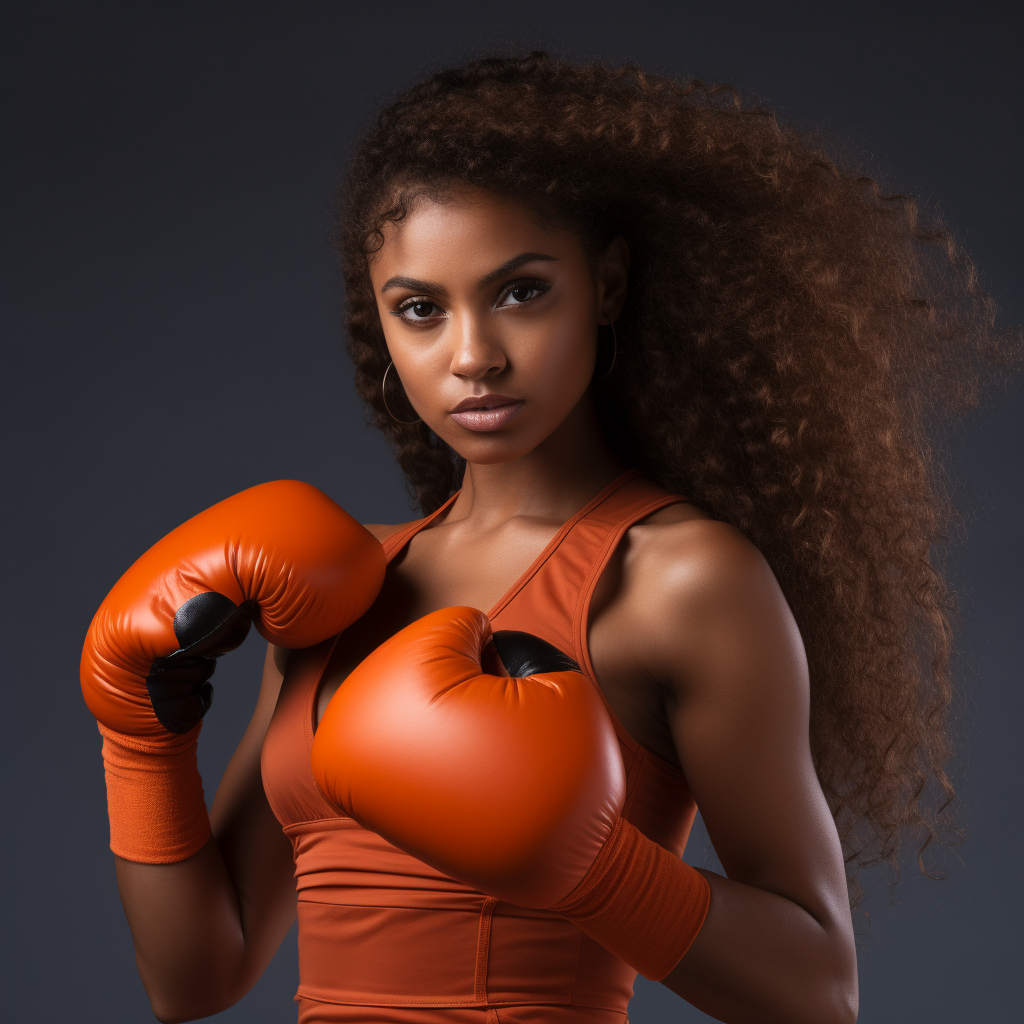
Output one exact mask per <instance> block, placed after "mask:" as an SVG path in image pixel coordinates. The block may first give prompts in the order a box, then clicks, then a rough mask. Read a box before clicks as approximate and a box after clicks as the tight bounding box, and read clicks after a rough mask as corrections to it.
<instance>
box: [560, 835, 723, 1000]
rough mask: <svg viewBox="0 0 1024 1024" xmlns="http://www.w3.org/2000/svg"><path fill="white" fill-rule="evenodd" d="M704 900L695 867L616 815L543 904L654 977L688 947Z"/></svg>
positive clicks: (706, 890) (705, 891) (703, 882)
mask: <svg viewBox="0 0 1024 1024" xmlns="http://www.w3.org/2000/svg"><path fill="white" fill-rule="evenodd" d="M710 904H711V887H710V886H709V885H708V882H707V879H706V878H705V877H704V876H703V875H702V874H701V873H700V872H699V871H697V870H696V869H695V868H692V867H690V865H689V864H687V863H685V862H684V861H682V860H680V859H679V858H678V857H676V856H674V855H673V854H671V853H669V851H668V850H666V849H665V848H664V847H663V846H659V845H658V844H657V843H655V842H653V841H652V840H650V839H648V838H647V836H645V835H644V834H643V833H642V832H640V831H639V829H637V828H636V827H635V826H633V825H631V824H630V823H629V822H628V821H626V820H625V819H624V818H619V819H618V821H617V822H616V823H615V827H614V829H613V830H612V833H611V835H610V836H609V837H608V841H607V842H606V843H605V844H604V846H603V847H602V848H601V852H600V853H599V854H598V856H597V860H595V861H594V864H593V866H592V867H591V868H590V870H589V871H588V872H587V873H586V875H584V877H583V881H581V882H580V884H579V885H578V886H577V887H576V888H575V889H574V890H573V891H572V892H571V893H569V895H568V896H566V897H565V899H563V900H560V901H559V902H558V903H556V904H555V905H554V906H552V907H550V908H549V909H550V910H553V911H554V912H555V913H556V914H561V915H562V917H565V918H567V919H568V920H570V921H572V922H573V924H575V925H576V926H577V927H578V928H581V929H582V930H583V931H585V932H586V933H587V934H588V935H589V936H591V937H592V938H594V939H596V940H597V941H598V942H600V943H601V945H602V946H604V947H605V949H607V950H609V951H610V952H612V953H614V954H615V955H616V956H617V957H618V958H619V959H620V960H623V961H624V962H625V963H627V964H629V966H630V967H632V968H633V969H634V970H636V971H638V972H639V973H640V974H642V975H643V976H644V977H645V978H648V979H650V980H651V981H660V980H661V979H662V978H664V977H666V976H667V975H668V974H669V973H671V971H672V969H673V968H674V967H675V966H676V964H678V963H679V961H680V960H681V959H682V958H683V954H684V953H685V952H686V951H687V950H688V949H689V948H690V944H691V943H692V942H693V940H694V939H695V938H696V937H697V933H698V932H699V931H700V929H701V926H702V925H703V924H704V918H705V917H706V916H707V912H708V907H709V906H710Z"/></svg>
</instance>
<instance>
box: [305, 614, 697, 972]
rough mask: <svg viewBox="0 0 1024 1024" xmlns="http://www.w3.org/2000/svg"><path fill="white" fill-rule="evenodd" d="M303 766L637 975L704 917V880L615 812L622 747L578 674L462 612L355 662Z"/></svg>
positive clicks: (654, 968)
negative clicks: (572, 929)
mask: <svg viewBox="0 0 1024 1024" xmlns="http://www.w3.org/2000/svg"><path fill="white" fill-rule="evenodd" d="M503 670H507V671H508V673H509V675H505V674H504V671H503ZM312 768H313V775H314V777H315V778H316V781H317V784H318V785H319V786H320V788H321V789H322V790H323V792H324V793H325V794H326V795H327V797H328V798H329V799H331V800H332V801H333V802H334V803H335V804H337V805H338V806H340V807H342V808H343V809H344V810H345V811H346V812H347V813H348V814H350V815H351V816H352V817H353V818H355V819H356V820H357V821H359V822H360V823H361V824H362V825H364V826H365V827H367V828H369V829H371V830H372V831H374V832H376V833H378V834H379V835H381V836H383V837H384V838H385V839H387V840H388V841H389V842H391V843H393V844H394V845H395V846H397V847H399V848H400V849H403V850H405V851H406V852H407V853H410V854H411V855H413V856H415V857H417V858H419V859H420V860H422V861H424V862H425V863H427V864H430V865H431V866H432V867H434V868H436V869H437V870H439V871H442V872H444V873H445V874H447V875H449V876H451V877H453V878H457V879H459V880H461V881H462V882H464V883H466V884H468V885H472V886H474V887H475V888H477V889H479V890H480V891H482V892H484V893H487V894H488V895H490V896H495V897H497V898H499V899H502V900H505V901H507V902H509V903H516V904H519V905H520V906H526V907H534V908H542V909H548V910H551V911H554V912H555V913H558V914H560V915H562V916H563V917H566V918H568V919H569V920H570V921H573V923H575V924H576V925H577V926H578V927H579V928H581V929H582V930H584V931H586V932H587V933H588V934H590V935H591V936H592V937H593V938H595V939H596V940H597V941H598V942H600V943H602V944H603V945H604V946H606V948H608V949H610V950H611V951H612V952H613V953H615V954H616V955H617V956H619V957H620V958H621V959H622V960H624V961H625V962H626V963H628V964H630V966H632V967H633V968H634V969H636V970H638V971H640V972H641V973H643V974H644V975H645V976H646V977H648V978H652V979H660V978H663V977H665V976H666V975H667V974H668V973H669V972H670V971H671V969H672V968H673V967H674V966H675V964H676V963H678V961H679V959H680V958H681V957H682V956H683V954H684V953H685V952H686V950H687V949H688V948H689V946H690V943H691V942H692V941H693V939H694V937H695V936H696V934H697V932H698V931H699V930H700V927H701V925H702V924H703V922H704V917H705V915H706V913H707V910H708V905H709V898H710V889H709V886H708V883H707V881H706V880H705V879H704V877H703V876H702V875H701V874H700V873H699V872H697V871H695V870H694V869H693V868H692V867H690V866H689V865H688V864H686V863H684V862H683V861H681V860H680V859H679V858H678V857H676V856H674V855H673V854H671V853H670V852H669V851H668V850H666V849H664V848H663V847H661V846H659V845H658V844H657V843H655V842H653V841H652V840H651V839H649V838H648V837H647V836H645V835H643V833H641V832H640V831H639V830H638V829H636V828H635V827H634V826H633V825H631V824H630V823H629V822H627V821H626V820H625V819H624V818H622V817H620V814H621V811H622V806H623V801H624V796H625V778H624V771H623V765H622V759H621V756H620V754H619V749H618V741H617V739H616V736H615V731H614V728H613V726H612V723H611V720H610V718H609V716H608V714H607V712H606V711H605V708H604V705H603V703H602V701H601V698H600V696H599V695H598V693H597V691H596V690H595V688H594V687H593V685H592V684H591V683H590V682H589V681H588V680H587V679H586V677H585V676H583V675H582V674H581V673H580V671H579V667H578V666H577V665H576V663H575V662H574V661H572V659H570V658H568V657H566V656H565V655H564V654H562V653H561V652H559V651H558V650H557V649H556V648H554V647H552V646H551V645H550V644H548V643H546V642H545V641H543V640H540V639H539V638H537V637H534V636H531V635H530V634H526V633H514V632H499V633H496V634H495V635H494V636H493V638H492V637H491V632H490V626H489V623H488V620H487V616H486V615H484V614H483V613H482V612H479V611H477V610H476V609H473V608H445V609H442V610H440V611H437V612H434V613H432V614H430V615H427V616H425V617H424V618H422V619H420V620H419V621H417V622H414V623H413V624H412V625H410V626H407V627H406V628H405V629H403V630H401V631H400V632H398V633H396V634H395V636H393V637H392V638H391V639H390V640H388V641H387V642H385V643H384V644H382V645H381V646H380V647H379V648H377V650H376V651H374V652H373V653H372V654H371V655H370V656H369V657H367V658H366V659H365V660H364V661H363V662H362V663H361V664H360V665H359V666H357V668H356V669H355V670H354V671H353V672H352V673H351V675H349V676H348V678H347V679H346V680H345V681H344V683H343V684H342V685H341V686H340V687H339V688H338V690H337V692H336V693H335V695H334V697H333V698H332V699H331V702H330V704H329V705H328V707H327V710H326V711H325V712H324V715H323V717H322V718H321V720H320V725H319V727H318V729H317V731H316V735H315V737H314V741H313V752H312Z"/></svg>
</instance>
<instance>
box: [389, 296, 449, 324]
mask: <svg viewBox="0 0 1024 1024" xmlns="http://www.w3.org/2000/svg"><path fill="white" fill-rule="evenodd" d="M439 312H440V308H439V307H438V306H437V304H436V303H433V302H428V301H427V300H426V299H421V298H416V297H413V298H411V299H406V300H405V302H403V303H402V304H401V305H400V306H399V307H398V309H396V310H394V312H393V315H394V316H397V317H399V318H400V319H402V320H405V321H407V322H409V323H416V321H417V320H419V321H423V320H433V319H435V318H436V316H437V314H438V313H439Z"/></svg>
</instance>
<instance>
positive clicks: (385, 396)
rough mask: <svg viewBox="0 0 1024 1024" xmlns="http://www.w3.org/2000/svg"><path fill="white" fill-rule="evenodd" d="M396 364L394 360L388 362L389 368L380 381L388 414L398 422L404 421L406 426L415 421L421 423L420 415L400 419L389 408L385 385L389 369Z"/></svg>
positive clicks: (381, 393) (381, 395) (382, 397)
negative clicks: (409, 418) (410, 418)
mask: <svg viewBox="0 0 1024 1024" xmlns="http://www.w3.org/2000/svg"><path fill="white" fill-rule="evenodd" d="M394 365H395V364H394V363H393V362H389V363H388V368H387V370H385V371H384V376H383V377H382V378H381V382H380V397H381V401H382V402H383V403H384V408H385V409H387V413H388V415H389V416H390V417H391V418H392V419H393V420H394V421H395V422H396V423H404V424H405V425H406V426H410V425H411V424H413V423H419V421H420V418H419V417H418V416H417V417H416V419H414V420H400V419H399V418H398V417H397V416H396V415H395V414H394V413H393V412H392V411H391V410H390V409H388V396H387V395H386V394H385V392H384V385H385V384H386V383H387V379H388V370H390V369H391V367H392V366H394Z"/></svg>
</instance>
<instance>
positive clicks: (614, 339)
mask: <svg viewBox="0 0 1024 1024" xmlns="http://www.w3.org/2000/svg"><path fill="white" fill-rule="evenodd" d="M608 326H609V327H610V328H611V329H612V361H611V363H610V364H609V366H608V369H607V370H606V371H605V372H604V373H602V374H601V376H600V377H598V378H597V379H598V380H607V379H608V378H609V377H610V376H611V375H612V370H614V369H615V360H616V359H617V358H618V356H619V339H618V337H617V336H616V334H615V323H614V322H613V321H612V320H609V321H608Z"/></svg>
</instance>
